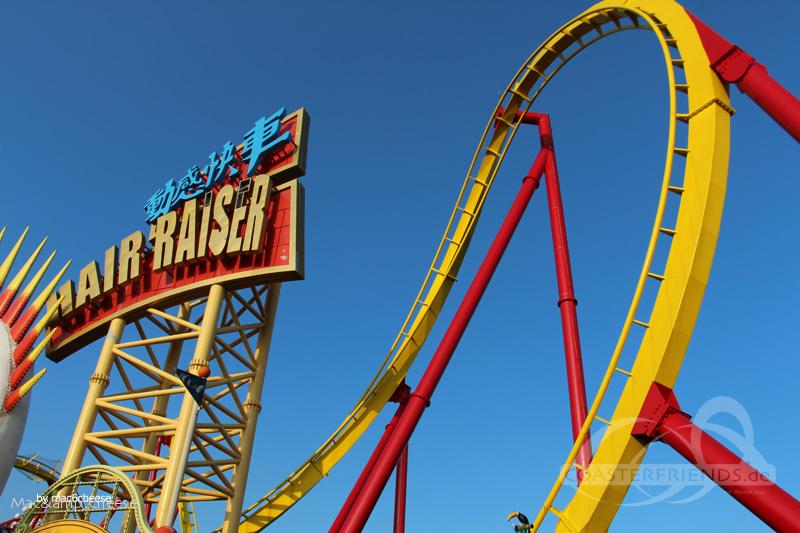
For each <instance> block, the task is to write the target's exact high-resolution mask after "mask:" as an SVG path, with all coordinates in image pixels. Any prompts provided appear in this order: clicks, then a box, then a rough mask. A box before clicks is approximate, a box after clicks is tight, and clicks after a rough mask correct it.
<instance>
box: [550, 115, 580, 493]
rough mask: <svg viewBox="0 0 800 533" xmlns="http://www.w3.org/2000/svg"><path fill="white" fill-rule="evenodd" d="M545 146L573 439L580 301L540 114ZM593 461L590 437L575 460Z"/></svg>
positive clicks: (576, 416) (577, 430) (577, 417)
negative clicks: (576, 295) (574, 283)
mask: <svg viewBox="0 0 800 533" xmlns="http://www.w3.org/2000/svg"><path fill="white" fill-rule="evenodd" d="M538 125H539V135H540V137H541V143H542V149H543V150H545V151H547V153H548V157H547V165H546V166H545V171H544V180H545V181H544V182H545V190H546V191H547V208H548V211H549V214H550V229H551V233H552V237H553V253H554V256H555V261H556V279H557V280H558V308H559V311H560V312H561V330H562V333H563V336H564V358H565V360H566V366H567V390H568V392H569V407H570V415H571V422H572V439H573V441H574V440H575V439H577V438H578V434H579V433H580V432H581V428H582V427H583V422H584V421H585V420H586V414H587V412H588V409H587V406H586V385H585V382H584V376H583V359H582V356H581V339H580V335H579V333H578V311H577V306H578V300H577V299H576V298H575V289H574V288H573V284H572V266H571V265H572V263H571V261H570V257H569V246H568V245H567V225H566V221H565V220H564V205H563V203H562V200H561V185H560V184H559V181H558V167H557V166H556V152H555V148H554V146H553V132H552V129H551V128H550V117H549V116H548V115H540V117H539V119H538ZM591 462H592V442H591V440H590V438H589V436H588V435H587V436H586V439H585V440H584V441H583V443H581V447H580V449H579V450H578V455H577V457H576V463H577V464H578V465H580V466H582V467H584V468H587V467H588V466H589V463H591ZM576 474H577V476H578V483H580V482H581V481H582V480H583V470H581V469H580V468H578V469H577V470H576Z"/></svg>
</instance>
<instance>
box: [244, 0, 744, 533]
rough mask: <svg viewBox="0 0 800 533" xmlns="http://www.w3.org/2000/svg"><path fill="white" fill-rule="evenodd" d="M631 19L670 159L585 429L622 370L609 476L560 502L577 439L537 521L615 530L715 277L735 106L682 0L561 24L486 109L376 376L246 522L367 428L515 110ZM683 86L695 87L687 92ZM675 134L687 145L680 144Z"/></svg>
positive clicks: (404, 365) (429, 318) (642, 0)
mask: <svg viewBox="0 0 800 533" xmlns="http://www.w3.org/2000/svg"><path fill="white" fill-rule="evenodd" d="M629 29H645V30H650V31H652V32H653V34H654V35H655V36H656V37H657V39H658V40H659V42H660V44H661V48H662V51H663V55H664V60H665V64H666V67H667V73H668V77H669V84H670V117H671V120H670V129H669V140H668V145H667V158H666V164H665V168H664V175H663V179H662V190H661V195H660V197H659V202H658V208H657V211H656V216H655V222H654V225H653V230H652V234H651V239H650V243H649V245H648V249H647V252H646V255H645V259H644V265H643V267H642V271H641V275H640V276H639V281H638V284H637V287H636V290H635V292H634V296H633V300H632V302H631V306H630V309H629V312H628V314H627V316H626V318H625V322H624V325H623V327H622V332H621V335H620V339H619V341H618V343H617V346H616V348H615V350H614V352H613V354H612V356H611V360H610V363H609V366H608V369H607V372H606V373H605V375H604V377H603V380H602V383H601V386H600V388H599V390H598V392H597V394H596V396H595V399H594V401H593V403H592V406H591V408H590V411H589V417H588V419H587V422H586V423H585V424H584V427H583V430H582V433H581V434H582V435H586V434H587V433H588V432H589V431H590V429H591V427H592V424H593V423H594V422H595V420H596V418H595V417H596V416H597V414H598V411H599V409H600V407H601V403H602V402H603V399H604V397H605V393H606V390H607V389H608V386H609V384H610V382H611V380H612V379H615V377H617V378H618V379H626V380H627V383H626V384H625V387H624V389H623V392H622V394H621V395H620V397H619V400H618V402H617V403H616V409H615V411H614V414H613V416H612V417H611V418H610V425H611V427H610V428H609V430H608V431H606V432H605V433H604V436H603V438H602V440H601V441H600V442H599V444H598V445H597V448H596V451H595V459H594V462H593V463H592V466H591V467H590V468H589V472H588V473H587V474H588V478H591V479H593V480H596V479H606V480H608V481H606V482H596V481H595V482H592V483H583V484H582V485H581V488H580V489H579V490H578V491H577V492H576V494H575V495H574V497H573V498H572V500H571V502H570V503H569V505H567V506H566V507H565V508H564V509H563V510H558V509H556V508H555V507H553V502H554V501H555V498H556V496H557V495H558V492H559V490H560V488H561V486H562V483H563V481H564V478H565V476H566V474H567V472H568V471H569V469H570V468H571V467H572V465H573V463H574V461H575V456H576V453H577V446H574V447H573V449H572V450H571V451H570V453H569V455H568V457H567V460H566V461H565V463H564V466H563V468H562V469H561V471H560V472H559V475H558V477H557V479H556V482H555V484H554V485H553V488H552V490H551V492H550V494H549V495H548V496H547V498H546V500H545V504H544V505H543V506H542V508H541V511H540V513H539V514H538V516H537V518H536V520H535V524H534V525H535V527H538V526H540V525H541V523H542V521H543V520H544V518H545V516H546V513H547V512H553V513H554V514H556V515H557V516H558V517H559V526H558V527H559V529H560V530H566V531H604V530H605V529H606V528H608V526H609V524H610V523H611V520H612V519H613V517H614V515H615V514H616V510H617V508H618V506H619V504H620V503H621V502H622V499H623V498H624V496H625V493H626V492H627V489H628V484H627V483H626V482H624V481H622V479H621V477H620V476H621V475H622V473H623V469H624V470H625V471H627V472H630V470H631V469H632V468H633V469H635V468H636V466H637V465H638V464H639V463H640V462H641V459H642V456H643V455H644V450H645V448H644V446H643V445H642V444H641V443H640V442H638V441H637V440H636V439H634V438H633V437H631V436H630V429H629V425H630V423H631V422H630V421H631V420H632V419H634V418H635V417H636V415H637V414H638V413H639V409H640V407H641V405H642V403H643V400H644V397H645V394H646V393H647V391H648V389H649V387H650V384H651V383H652V382H653V381H654V380H656V381H659V382H660V383H663V384H665V385H669V386H672V385H673V384H674V382H675V379H676V377H677V374H678V370H679V369H680V366H681V362H682V360H683V356H684V353H685V351H686V348H687V345H688V342H689V338H690V337H691V333H692V329H693V327H694V323H695V320H696V318H697V313H698V312H699V309H700V303H701V300H702V297H703V292H704V290H705V286H706V282H707V280H708V276H709V272H710V268H711V262H712V258H713V254H714V249H715V246H716V240H717V235H718V232H719V224H720V219H721V215H722V205H723V199H724V195H725V182H726V176H727V164H728V151H729V125H730V114H731V109H730V106H729V100H728V95H727V92H726V90H725V87H724V86H723V85H722V83H721V82H720V81H719V80H718V78H717V77H716V75H715V74H714V73H713V72H712V71H711V70H710V68H709V67H708V59H707V57H706V54H705V52H704V50H703V47H702V44H701V43H700V38H699V37H698V35H697V30H696V29H695V27H694V25H693V24H692V22H691V20H690V19H689V17H688V15H687V14H686V12H685V11H684V9H683V8H682V7H681V6H680V5H679V4H677V3H675V2H673V1H671V0H638V1H636V0H631V1H624V0H615V1H605V2H601V3H599V4H596V5H595V6H593V7H591V8H590V9H588V10H587V11H585V12H584V13H582V14H581V15H579V16H578V17H576V18H575V19H573V20H571V21H570V22H568V23H567V24H565V25H564V26H562V27H561V28H559V29H558V31H556V33H554V34H553V35H552V36H551V37H550V38H549V39H547V40H546V41H545V43H544V44H543V45H542V46H540V47H539V48H538V49H537V50H536V51H535V52H534V53H533V54H532V55H531V56H530V58H529V59H528V60H527V61H526V62H525V63H524V64H523V66H522V67H521V68H520V70H519V71H518V72H517V74H516V76H515V77H514V78H513V79H512V81H511V83H510V84H509V86H508V87H507V89H506V91H505V93H504V94H503V96H502V97H501V99H500V101H499V102H498V104H497V106H496V107H495V111H494V112H493V114H492V115H491V116H490V117H489V121H488V123H487V125H486V128H485V129H484V133H483V136H482V138H481V142H480V144H479V147H478V149H477V151H476V153H475V156H474V157H473V160H472V163H471V165H470V169H469V172H468V174H467V177H466V179H465V180H464V183H463V185H462V187H461V191H460V192H459V195H458V199H457V201H456V206H455V208H454V209H453V212H452V215H451V217H450V221H449V222H448V224H447V228H446V229H445V233H444V236H443V238H442V240H441V242H440V245H439V248H438V249H437V252H436V255H435V256H434V259H433V262H432V263H431V267H430V269H429V270H428V273H427V274H426V276H425V280H424V282H423V284H422V288H421V289H420V291H419V293H418V294H417V297H416V298H415V301H414V304H413V305H412V308H411V311H410V312H409V314H408V316H407V317H406V320H405V322H404V323H403V327H402V328H401V330H400V333H399V334H398V335H397V337H396V338H395V341H394V343H393V344H392V347H391V349H390V350H389V353H388V355H387V357H386V359H385V360H384V362H383V364H382V365H381V367H380V368H379V370H378V372H377V374H376V376H375V378H374V379H373V380H372V381H371V382H370V384H369V385H368V387H367V390H366V392H365V393H364V394H363V395H362V397H361V398H360V399H359V401H358V403H357V404H356V406H355V407H354V409H353V410H352V411H351V412H350V414H349V415H348V416H347V418H346V419H345V420H344V422H342V424H341V425H340V426H339V428H337V430H336V431H335V432H334V434H333V435H332V436H331V437H330V438H329V439H328V440H327V441H325V443H323V445H322V446H321V447H320V448H319V449H318V450H317V451H316V452H315V453H314V454H313V455H312V456H311V457H310V458H309V459H308V461H306V462H305V463H304V464H303V465H301V466H300V467H299V468H298V469H297V470H296V471H295V472H293V473H292V474H291V475H290V476H289V477H288V478H287V479H286V480H284V481H283V482H282V483H281V484H280V485H279V486H278V487H276V488H275V489H273V490H272V491H271V492H270V493H268V494H267V495H265V496H264V497H262V498H261V499H260V500H259V501H257V502H256V503H255V504H254V505H252V506H251V507H250V508H249V509H247V510H246V511H245V513H244V514H243V516H242V522H241V524H240V527H239V531H241V532H251V531H260V530H261V529H263V528H264V527H266V526H267V525H268V524H269V523H271V522H272V521H274V520H275V519H276V518H278V517H279V516H280V515H281V514H283V513H284V512H285V511H286V510H287V509H288V508H290V507H291V506H292V505H294V504H295V503H296V502H297V501H298V500H299V499H300V498H302V497H303V496H304V495H305V494H306V493H307V492H308V491H309V490H310V489H311V488H312V487H313V486H314V485H316V483H317V482H319V481H320V479H322V477H324V476H325V475H327V473H328V472H329V471H330V470H331V468H333V466H334V465H335V464H336V463H337V462H338V461H339V459H341V458H342V456H344V454H345V453H347V451H348V450H349V449H350V448H351V447H352V445H353V444H354V443H355V442H356V441H357V440H358V438H359V437H360V436H361V435H362V434H363V432H364V431H365V430H366V429H367V428H368V427H369V425H370V424H371V423H372V421H373V420H374V419H375V417H376V416H377V414H378V413H379V412H380V410H381V409H382V408H383V406H384V405H385V404H386V402H387V401H388V400H389V397H390V396H391V394H392V392H393V391H394V390H395V388H396V387H397V385H398V384H399V383H400V382H401V381H402V380H403V378H404V377H405V375H406V372H407V371H408V369H409V367H410V366H411V364H412V363H413V361H414V359H415V358H416V356H417V354H418V353H419V350H420V348H421V347H422V345H423V343H424V342H425V340H426V338H427V336H428V334H429V332H430V331H431V328H432V327H433V324H434V322H435V321H436V318H437V316H438V315H439V312H440V311H441V309H442V306H443V305H444V302H445V299H446V298H447V295H448V294H449V292H450V289H451V287H452V284H453V281H454V279H455V275H456V273H457V272H458V269H459V267H460V265H461V262H462V260H463V258H464V254H465V253H466V249H467V247H468V245H469V241H470V238H471V237H472V234H473V231H474V228H475V224H476V222H477V219H478V217H479V215H480V213H481V209H482V207H483V203H484V201H485V199H486V195H487V193H488V191H489V188H490V187H491V184H492V182H493V180H494V178H495V176H496V174H497V171H498V169H499V167H500V164H501V163H502V160H503V158H504V156H505V154H506V151H507V150H508V147H509V145H510V143H511V141H512V140H513V138H514V136H515V134H516V132H517V129H518V127H519V123H518V122H517V121H516V120H515V119H514V117H515V115H516V112H517V111H518V110H520V109H521V110H523V111H524V110H527V109H529V108H530V107H531V104H532V103H533V101H535V99H536V97H537V96H538V95H539V93H540V92H541V91H542V89H544V87H545V86H546V85H547V83H548V82H549V80H550V79H551V78H552V77H553V76H554V75H555V74H556V73H557V72H558V71H559V70H560V68H561V67H562V66H563V65H565V64H566V63H567V62H568V61H569V60H570V59H572V57H574V56H575V55H576V54H578V53H579V52H580V51H581V50H583V49H584V48H586V47H587V46H589V45H591V44H592V43H594V42H596V41H598V40H600V39H602V38H604V37H607V36H609V35H612V34H614V33H616V32H618V31H624V30H629ZM676 78H677V79H676ZM684 94H685V95H686V97H682V95H684ZM679 100H683V101H682V102H680V103H679ZM501 107H502V108H504V109H505V110H506V111H505V114H504V115H503V117H502V118H501V119H500V120H499V121H498V122H497V127H496V128H494V127H492V126H493V122H494V120H493V117H494V116H495V115H496V112H497V110H498V109H499V108H501ZM681 130H683V131H681ZM676 139H682V141H681V142H685V143H687V144H685V145H681V144H676ZM676 157H680V158H685V173H684V176H674V175H673V172H672V170H673V159H674V158H676ZM669 195H675V196H674V197H673V198H674V199H677V200H679V201H680V206H679V210H678V216H677V221H674V224H675V225H674V226H669V225H668V224H669V222H667V221H665V220H664V213H665V206H666V203H667V201H668V198H669ZM665 224H667V225H665ZM659 239H669V240H670V241H671V242H670V252H669V257H668V259H667V262H666V267H665V269H664V271H663V272H653V271H651V265H652V262H653V256H654V253H655V250H656V244H657V242H658V240H659ZM647 283H657V284H659V285H660V287H659V290H658V296H657V298H656V300H655V303H654V305H653V307H652V309H640V306H639V302H640V300H641V296H642V294H643V291H644V287H645V284H647ZM632 327H645V328H647V329H646V332H645V334H644V338H643V340H642V343H641V345H640V347H639V351H638V354H637V358H636V362H635V364H634V366H633V368H631V369H630V371H629V373H630V375H628V371H627V370H624V369H621V370H622V371H617V364H618V361H619V357H620V354H621V353H622V349H623V347H624V346H625V342H626V340H627V338H628V333H629V332H630V330H631V328H632ZM606 465H608V466H606ZM620 465H623V466H620ZM604 476H605V477H604ZM609 476H610V477H609ZM615 476H616V477H615ZM610 480H614V481H615V482H613V483H611V482H609V481H610Z"/></svg>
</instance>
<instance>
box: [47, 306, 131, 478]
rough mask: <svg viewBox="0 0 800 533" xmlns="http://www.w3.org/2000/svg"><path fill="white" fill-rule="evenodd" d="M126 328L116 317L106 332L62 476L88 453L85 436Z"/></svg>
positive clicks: (74, 467)
mask: <svg viewBox="0 0 800 533" xmlns="http://www.w3.org/2000/svg"><path fill="white" fill-rule="evenodd" d="M124 329H125V321H124V320H122V319H121V318H115V319H114V320H112V321H111V324H109V326H108V334H106V340H105V342H103V348H102V350H101V351H100V357H99V358H98V359H97V366H96V367H95V370H94V374H92V377H91V378H89V390H88V391H87V392H86V400H84V402H83V408H82V409H81V414H80V416H79V417H78V423H77V425H76V426H75V433H74V434H73V435H72V442H71V443H70V445H69V449H68V450H67V455H66V457H65V458H64V466H63V467H62V469H61V477H62V478H64V477H65V476H67V475H68V474H69V473H70V472H72V471H73V470H77V469H78V468H80V466H81V462H82V461H83V455H84V453H86V440H85V438H84V437H85V436H86V434H87V433H88V432H89V431H91V430H92V426H94V421H95V418H97V400H98V398H100V395H101V394H102V393H103V391H105V390H106V387H107V386H108V378H109V373H110V372H111V365H112V364H113V362H114V345H115V344H117V343H118V342H119V339H120V338H121V337H122V331H123V330H124Z"/></svg>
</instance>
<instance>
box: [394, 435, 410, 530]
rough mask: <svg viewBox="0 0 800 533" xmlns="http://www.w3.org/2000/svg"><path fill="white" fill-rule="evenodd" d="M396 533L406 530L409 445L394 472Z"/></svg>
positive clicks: (404, 449) (401, 455)
mask: <svg viewBox="0 0 800 533" xmlns="http://www.w3.org/2000/svg"><path fill="white" fill-rule="evenodd" d="M394 478H395V485H394V533H405V530H406V485H407V483H408V444H406V447H405V448H403V453H402V454H400V460H399V461H397V468H396V469H395V471H394Z"/></svg>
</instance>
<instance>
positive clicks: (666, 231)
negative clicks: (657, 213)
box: [658, 228, 675, 237]
mask: <svg viewBox="0 0 800 533" xmlns="http://www.w3.org/2000/svg"><path fill="white" fill-rule="evenodd" d="M658 231H660V232H661V233H663V234H664V235H669V236H670V237H674V236H675V230H674V229H669V228H658Z"/></svg>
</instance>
